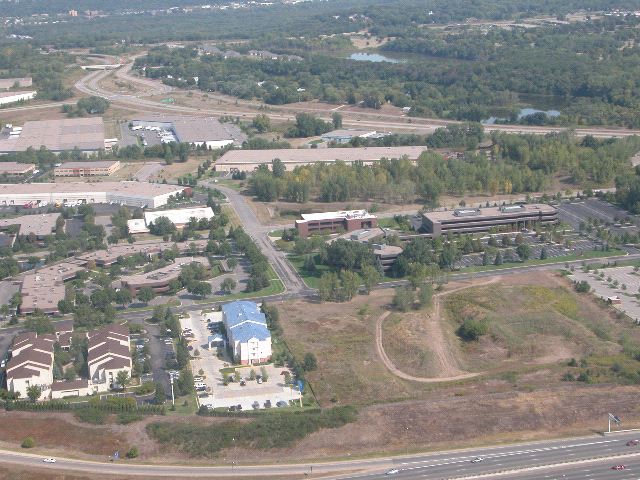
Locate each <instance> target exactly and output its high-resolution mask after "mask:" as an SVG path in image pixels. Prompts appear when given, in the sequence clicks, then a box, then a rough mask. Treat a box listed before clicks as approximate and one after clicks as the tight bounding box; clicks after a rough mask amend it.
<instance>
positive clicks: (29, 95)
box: [0, 90, 38, 105]
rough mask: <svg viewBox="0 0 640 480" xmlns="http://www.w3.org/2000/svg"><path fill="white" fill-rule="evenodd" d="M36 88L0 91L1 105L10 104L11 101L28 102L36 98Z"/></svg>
mask: <svg viewBox="0 0 640 480" xmlns="http://www.w3.org/2000/svg"><path fill="white" fill-rule="evenodd" d="M37 93H38V92H36V91H35V90H32V91H28V92H0V105H9V104H10V103H17V102H26V101H27V100H33V99H34V98H36V94H37Z"/></svg>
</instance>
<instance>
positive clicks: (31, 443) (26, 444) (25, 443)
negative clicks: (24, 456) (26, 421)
mask: <svg viewBox="0 0 640 480" xmlns="http://www.w3.org/2000/svg"><path fill="white" fill-rule="evenodd" d="M20 446H21V447H22V448H33V447H35V446H36V442H35V440H34V439H33V437H27V438H25V439H24V440H22V443H21V444H20Z"/></svg>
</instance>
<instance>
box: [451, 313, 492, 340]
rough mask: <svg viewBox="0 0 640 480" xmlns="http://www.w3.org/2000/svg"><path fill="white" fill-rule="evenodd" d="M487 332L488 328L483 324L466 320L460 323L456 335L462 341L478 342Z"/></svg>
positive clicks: (472, 319) (474, 320) (471, 319)
mask: <svg viewBox="0 0 640 480" xmlns="http://www.w3.org/2000/svg"><path fill="white" fill-rule="evenodd" d="M487 331H488V326H487V324H486V323H485V322H482V321H479V320H476V319H474V318H467V319H465V320H464V322H462V325H460V327H459V328H458V330H457V332H456V333H457V334H458V336H459V337H460V338H462V339H463V340H465V341H467V342H472V341H475V340H478V339H479V338H480V337H481V336H482V335H485V334H486V333H487Z"/></svg>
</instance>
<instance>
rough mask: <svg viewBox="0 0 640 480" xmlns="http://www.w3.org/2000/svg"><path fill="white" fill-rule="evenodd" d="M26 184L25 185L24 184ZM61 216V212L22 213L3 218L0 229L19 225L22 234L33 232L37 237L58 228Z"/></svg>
mask: <svg viewBox="0 0 640 480" xmlns="http://www.w3.org/2000/svg"><path fill="white" fill-rule="evenodd" d="M22 186H24V185H22ZM59 217H60V214H59V213H42V214H36V215H22V216H20V217H15V218H3V219H1V220H0V229H2V228H6V227H9V226H11V225H19V226H20V230H19V232H18V233H20V235H29V234H30V233H33V234H34V235H36V236H37V237H44V236H47V235H51V234H52V233H53V232H54V230H55V229H56V221H57V220H58V218H59Z"/></svg>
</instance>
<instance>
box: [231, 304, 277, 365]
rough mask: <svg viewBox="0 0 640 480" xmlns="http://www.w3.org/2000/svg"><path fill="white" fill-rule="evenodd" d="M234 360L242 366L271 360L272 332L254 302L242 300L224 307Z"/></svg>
mask: <svg viewBox="0 0 640 480" xmlns="http://www.w3.org/2000/svg"><path fill="white" fill-rule="evenodd" d="M222 320H223V322H224V325H225V327H226V330H227V338H228V340H229V346H230V347H231V350H232V353H233V359H234V361H235V362H236V363H239V364H241V365H255V364H258V363H263V362H268V361H269V360H270V359H271V332H270V331H269V329H268V328H267V319H266V317H265V315H264V313H262V312H261V311H260V308H259V307H258V305H257V304H256V303H254V302H249V301H246V300H240V301H236V302H231V303H227V304H226V305H223V306H222Z"/></svg>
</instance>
